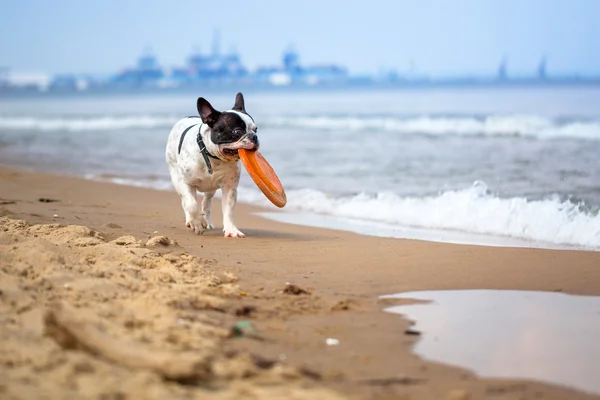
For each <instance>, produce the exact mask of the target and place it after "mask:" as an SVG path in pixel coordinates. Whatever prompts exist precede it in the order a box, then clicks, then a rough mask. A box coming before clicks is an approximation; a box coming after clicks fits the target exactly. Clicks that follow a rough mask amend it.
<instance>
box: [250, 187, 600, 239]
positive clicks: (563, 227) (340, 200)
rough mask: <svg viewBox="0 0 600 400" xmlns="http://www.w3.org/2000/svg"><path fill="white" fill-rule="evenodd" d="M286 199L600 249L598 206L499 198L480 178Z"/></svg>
mask: <svg viewBox="0 0 600 400" xmlns="http://www.w3.org/2000/svg"><path fill="white" fill-rule="evenodd" d="M239 195H240V200H241V201H244V202H249V203H253V204H257V205H265V206H269V207H270V208H272V205H270V203H268V200H266V199H265V197H264V196H263V195H262V193H260V192H258V191H256V190H251V189H246V190H240V192H239ZM287 198H288V204H287V205H286V210H290V211H291V210H295V211H306V212H312V213H316V214H322V215H330V216H335V217H341V218H349V219H353V220H363V221H369V222H373V221H374V222H381V223H385V224H389V225H393V226H402V227H413V228H424V229H436V230H439V229H442V230H452V231H458V232H465V233H473V234H483V235H494V236H503V237H510V238H516V239H522V240H527V241H533V242H542V243H552V244H559V245H571V246H581V247H586V248H597V249H600V214H599V213H598V210H593V211H590V210H586V209H585V207H582V205H581V204H575V203H572V202H570V201H560V200H559V199H558V198H554V199H546V200H528V199H526V198H523V197H514V198H499V197H496V196H494V195H492V194H489V193H488V191H487V188H486V186H485V184H482V183H476V184H475V185H474V186H473V187H470V188H467V189H463V190H458V191H446V192H444V193H441V194H439V195H436V196H429V197H402V196H399V195H397V194H393V193H378V194H376V195H368V194H358V195H356V196H350V197H337V198H336V197H332V196H329V195H327V194H325V193H323V192H320V191H316V190H312V189H302V190H292V191H290V192H289V193H287Z"/></svg>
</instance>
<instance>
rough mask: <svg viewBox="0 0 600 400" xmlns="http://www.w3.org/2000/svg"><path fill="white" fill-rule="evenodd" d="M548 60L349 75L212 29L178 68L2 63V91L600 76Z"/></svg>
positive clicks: (513, 81) (465, 82)
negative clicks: (263, 54)
mask: <svg viewBox="0 0 600 400" xmlns="http://www.w3.org/2000/svg"><path fill="white" fill-rule="evenodd" d="M547 64H548V59H547V57H546V55H544V56H542V58H541V60H540V62H539V65H538V68H537V72H536V73H534V74H532V75H531V76H528V77H510V76H509V73H508V57H507V56H506V55H505V56H503V57H502V58H501V60H500V63H499V65H498V69H497V71H496V74H495V75H492V76H489V77H484V78H481V77H469V76H467V77H454V78H443V79H432V78H429V77H427V76H418V75H415V73H414V69H415V68H414V63H413V62H412V61H411V67H410V68H409V70H410V71H409V72H408V73H407V74H404V75H403V74H400V73H398V72H397V71H396V70H392V71H390V72H387V73H381V74H379V75H372V76H371V75H367V76H352V75H350V74H349V72H348V70H347V68H345V67H343V66H339V65H336V64H324V65H308V66H306V65H302V64H301V62H300V55H299V53H298V52H297V51H295V50H294V49H292V48H288V49H286V50H285V51H284V52H283V54H282V57H281V63H280V64H279V65H264V66H259V67H257V68H256V69H254V70H250V69H249V68H247V67H246V66H245V65H244V63H243V62H242V59H241V56H240V54H239V53H238V52H237V51H235V50H231V51H229V52H222V50H221V43H220V36H219V34H218V32H216V33H215V35H214V37H213V41H212V44H211V51H210V52H209V53H202V52H200V51H199V50H198V49H196V50H194V51H193V52H192V54H191V55H190V56H189V57H188V58H187V59H186V62H185V64H184V65H182V66H175V67H164V66H162V65H161V64H160V63H159V61H158V59H157V57H156V56H155V55H154V54H153V53H152V52H151V51H150V50H145V51H144V52H143V53H142V54H141V55H140V57H139V58H138V59H137V63H136V64H135V65H134V66H133V67H130V68H125V69H123V70H121V71H118V72H116V73H114V74H109V75H107V76H93V75H88V74H62V75H56V76H46V75H43V74H42V75H40V74H36V75H23V74H21V75H19V74H11V71H10V70H9V69H8V67H2V66H0V93H6V92H23V91H25V92H85V91H113V90H116V91H119V90H139V89H156V90H166V89H177V88H192V87H200V88H219V87H231V86H235V87H238V88H242V87H244V88H245V87H258V88H268V87H348V86H379V87H382V86H383V87H406V86H408V87H428V86H481V85H485V86H490V85H532V84H545V85H547V84H600V77H579V76H563V77H557V76H554V77H550V76H549V75H548V73H547Z"/></svg>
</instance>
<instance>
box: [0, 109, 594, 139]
mask: <svg viewBox="0 0 600 400" xmlns="http://www.w3.org/2000/svg"><path fill="white" fill-rule="evenodd" d="M179 118H181V116H172V115H170V116H168V115H162V116H161V115H159V116H149V115H130V116H103V117H88V118H83V117H77V118H57V117H52V118H41V117H9V116H0V129H11V130H34V131H35V130H38V131H56V130H64V131H93V130H113V129H132V128H169V127H171V126H172V125H173V124H174V123H175V122H176V121H177V120H178V119H179ZM260 125H261V127H263V128H271V129H306V128H309V129H317V130H326V131H352V132H360V131H376V132H377V131H379V132H395V133H398V134H423V135H435V136H443V135H455V136H516V137H526V138H538V139H561V138H566V139H568V138H571V139H593V140H600V121H589V120H572V121H566V122H565V121H562V122H561V121H557V120H553V119H548V118H543V117H539V116H520V115H507V116H494V115H492V116H487V117H480V118H477V117H471V116H465V117H460V116H451V117H450V116H411V117H397V116H389V117H367V116H364V117H345V116H327V115H325V116H282V117H280V116H267V117H263V118H261V121H260Z"/></svg>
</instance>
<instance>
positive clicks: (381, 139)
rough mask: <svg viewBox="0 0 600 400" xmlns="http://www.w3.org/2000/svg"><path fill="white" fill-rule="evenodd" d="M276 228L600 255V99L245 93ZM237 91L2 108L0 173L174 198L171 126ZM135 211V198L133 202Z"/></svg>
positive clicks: (463, 91) (247, 190)
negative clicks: (202, 102) (274, 181)
mask: <svg viewBox="0 0 600 400" xmlns="http://www.w3.org/2000/svg"><path fill="white" fill-rule="evenodd" d="M243 92H244V95H245V99H246V109H247V111H248V113H250V114H251V115H252V117H253V118H254V120H255V121H256V123H257V126H258V135H259V138H260V141H261V149H260V151H261V153H262V154H263V155H264V156H265V158H266V159H267V160H268V161H269V163H270V164H271V165H272V166H273V168H274V169H275V171H276V173H277V174H278V176H279V178H280V180H281V182H282V184H283V185H284V188H285V190H286V194H287V199H288V203H287V205H286V206H285V207H284V208H283V209H278V208H277V207H275V206H273V205H272V204H271V203H270V202H269V201H268V200H267V199H266V197H265V196H264V195H262V193H261V192H260V191H259V190H258V189H257V187H256V185H254V183H253V182H252V180H251V179H250V178H249V176H248V174H247V173H246V172H245V171H244V172H243V173H242V179H241V183H240V185H241V187H240V191H239V201H240V202H245V203H250V204H255V205H259V206H264V207H265V208H264V210H265V211H264V212H263V213H262V215H264V216H266V217H269V218H273V219H277V220H280V221H283V222H288V223H296V224H306V225H314V226H322V227H329V228H336V229H346V230H351V231H354V232H357V233H362V234H369V235H376V236H388V237H403V238H416V239H422V240H433V241H443V242H456V243H472V244H486V245H499V246H503V245H511V246H512V245H514V246H524V247H543V248H565V249H584V250H596V251H598V250H600V214H599V210H600V88H599V87H597V86H596V87H591V86H590V87H585V86H579V87H567V86H563V87H551V86H547V87H535V88H534V87H496V88H493V87H485V88H484V87H471V88H412V89H409V88H402V89H398V88H396V89H366V88H361V89H337V90H291V89H290V90H277V91H257V90H255V91H252V90H249V91H243ZM235 94H236V91H235V90H231V91H230V92H229V91H227V92H225V91H218V92H217V91H206V92H203V91H202V90H194V91H191V90H188V91H180V92H164V93H161V92H148V93H103V94H91V93H88V94H85V93H75V94H44V95H35V96H20V97H16V96H13V97H3V98H0V164H3V165H8V166H15V167H20V168H26V169H29V170H39V171H48V172H55V173H62V174H70V175H77V176H82V177H85V178H87V179H92V180H102V181H111V182H116V183H119V184H126V185H135V186H145V187H150V188H156V189H160V190H173V189H172V185H171V182H170V177H169V174H168V171H167V167H166V164H165V157H164V152H165V144H166V139H167V135H168V133H169V130H170V128H171V126H172V124H173V123H175V122H176V121H177V120H178V119H179V118H181V117H184V116H189V115H197V110H196V100H197V98H198V97H199V96H203V97H205V98H207V99H208V100H209V101H210V102H211V103H212V105H213V106H214V107H215V108H217V109H220V110H224V109H229V108H231V107H232V106H233V102H234V98H235ZM140 201H143V199H140Z"/></svg>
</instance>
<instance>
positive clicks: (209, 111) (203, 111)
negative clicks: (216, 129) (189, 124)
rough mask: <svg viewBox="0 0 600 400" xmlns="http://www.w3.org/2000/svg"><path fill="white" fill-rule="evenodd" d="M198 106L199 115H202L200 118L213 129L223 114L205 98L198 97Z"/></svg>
mask: <svg viewBox="0 0 600 400" xmlns="http://www.w3.org/2000/svg"><path fill="white" fill-rule="evenodd" d="M197 106H198V114H199V115H200V118H202V122H204V123H205V124H206V125H208V126H210V127H211V128H212V127H213V125H214V124H215V122H217V119H218V118H219V115H220V114H221V113H220V112H219V111H217V110H215V109H214V108H213V106H211V105H210V103H209V102H208V100H206V99H205V98H204V97H198V103H197Z"/></svg>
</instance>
